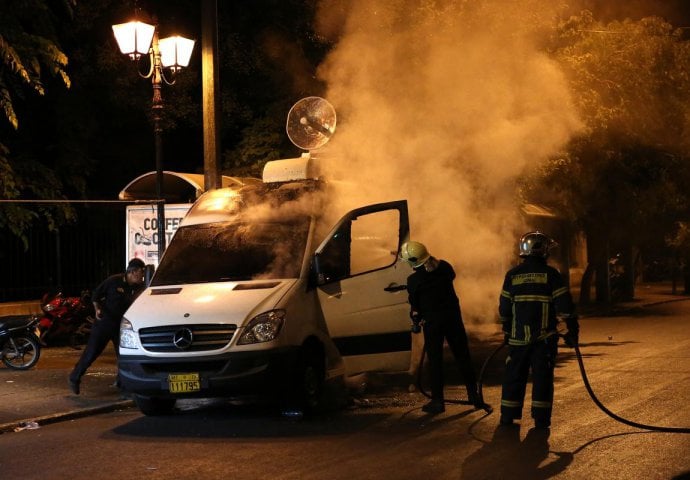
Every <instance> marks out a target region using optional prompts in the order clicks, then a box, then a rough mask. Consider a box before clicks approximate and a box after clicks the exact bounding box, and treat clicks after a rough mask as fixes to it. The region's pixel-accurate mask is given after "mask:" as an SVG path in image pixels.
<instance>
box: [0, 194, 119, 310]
mask: <svg viewBox="0 0 690 480" xmlns="http://www.w3.org/2000/svg"><path fill="white" fill-rule="evenodd" d="M74 208H75V210H76V212H77V221H76V222H75V223H74V224H72V225H67V226H63V227H60V229H59V230H57V231H49V230H48V229H47V227H34V228H33V229H32V230H31V231H30V232H28V234H27V237H28V248H25V246H24V243H23V242H22V241H21V240H20V239H18V238H16V237H14V236H13V235H11V234H9V233H8V232H3V233H2V235H1V236H0V239H1V241H2V248H0V262H1V264H2V266H3V269H2V271H3V273H4V275H2V276H1V277H0V302H12V301H22V300H35V299H40V298H41V297H42V296H43V294H44V293H46V292H52V291H56V290H61V291H62V292H63V293H65V294H66V295H79V293H80V292H81V291H82V290H84V289H93V288H94V287H96V286H97V285H98V284H99V283H100V282H101V281H102V280H103V279H105V278H106V277H107V276H109V275H112V274H114V273H117V272H122V271H124V269H125V265H126V259H125V205H124V204H113V205H109V204H106V205H96V206H94V205H80V206H75V207H74Z"/></svg>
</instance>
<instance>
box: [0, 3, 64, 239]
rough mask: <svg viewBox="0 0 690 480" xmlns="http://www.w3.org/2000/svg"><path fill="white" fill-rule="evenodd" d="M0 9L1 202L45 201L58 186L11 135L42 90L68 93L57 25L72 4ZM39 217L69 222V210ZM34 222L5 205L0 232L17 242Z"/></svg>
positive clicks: (34, 214)
mask: <svg viewBox="0 0 690 480" xmlns="http://www.w3.org/2000/svg"><path fill="white" fill-rule="evenodd" d="M0 5H1V7H0V58H1V59H2V60H1V63H0V107H1V110H2V112H3V118H2V121H0V173H1V175H0V198H3V199H13V198H18V197H19V196H20V195H28V196H46V197H45V198H50V195H54V194H55V193H56V192H59V190H60V188H59V187H60V185H59V180H58V179H57V177H56V175H55V174H54V171H51V169H50V168H46V165H45V164H44V163H42V162H40V161H37V159H36V158H32V157H31V156H27V155H25V154H24V153H23V151H22V149H21V147H19V146H17V145H16V141H17V135H16V133H17V131H18V130H19V129H20V128H21V126H22V124H23V122H24V120H25V119H26V118H27V117H28V116H30V113H29V112H31V107H32V106H35V103H34V102H35V101H36V97H43V96H45V95H46V90H47V89H48V86H47V85H49V84H50V85H51V86H52V85H55V84H61V85H62V86H63V87H66V88H69V87H70V77H69V75H68V74H67V56H66V55H65V54H64V52H63V51H62V49H61V48H60V46H59V42H58V38H57V33H56V24H57V22H59V21H61V20H64V19H66V18H69V17H70V16H71V15H72V12H73V10H72V9H73V7H74V2H73V0H69V1H68V0H66V1H64V2H63V3H62V4H60V5H59V6H56V5H55V2H50V1H48V0H17V1H13V2H7V1H3V2H2V3H0ZM13 149H14V150H16V153H15V152H13ZM36 179H40V180H42V181H41V182H37V181H36ZM43 213H44V214H45V215H46V218H47V220H48V224H49V225H50V226H54V225H55V222H57V221H60V219H62V220H64V219H66V218H68V217H70V216H71V211H70V209H69V208H62V209H58V210H53V209H51V210H48V209H43ZM38 216H39V214H38V212H37V211H35V210H32V209H28V208H24V207H21V206H19V205H4V206H3V208H2V209H0V228H1V229H2V230H9V231H11V232H13V233H14V234H17V235H20V236H22V235H23V232H24V231H25V229H26V228H27V227H28V226H29V225H30V224H31V222H32V221H33V220H34V219H36V218H37V217H38Z"/></svg>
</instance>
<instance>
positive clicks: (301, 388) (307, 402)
mask: <svg viewBox="0 0 690 480" xmlns="http://www.w3.org/2000/svg"><path fill="white" fill-rule="evenodd" d="M324 378H325V367H324V358H323V355H322V354H320V353H319V351H318V349H316V348H313V347H312V348H303V349H302V351H301V352H300V356H299V359H298V362H297V369H296V375H295V377H294V383H293V385H292V387H291V389H290V390H292V392H291V395H290V397H291V398H290V399H289V403H291V404H292V406H293V407H296V408H298V409H300V410H302V411H303V412H304V413H305V414H310V413H314V412H315V411H317V410H318V409H319V407H320V406H321V400H322V396H323V384H324Z"/></svg>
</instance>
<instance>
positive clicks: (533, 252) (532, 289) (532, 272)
mask: <svg viewBox="0 0 690 480" xmlns="http://www.w3.org/2000/svg"><path fill="white" fill-rule="evenodd" d="M554 246H555V242H554V241H553V240H552V239H551V238H549V237H548V236H547V235H545V234H544V233H542V232H538V231H537V232H529V233H526V234H525V235H523V236H522V238H521V239H520V244H519V248H520V257H522V258H523V261H522V263H521V264H520V265H518V266H516V267H514V268H512V269H511V270H509V271H508V272H507V273H506V276H505V280H504V281H503V288H502V290H501V296H500V298H499V306H498V312H499V315H500V316H501V321H502V324H503V333H504V338H505V342H506V344H508V346H509V349H510V350H509V352H508V357H507V358H506V369H505V375H504V378H503V391H502V395H501V419H500V423H501V425H510V424H512V423H513V420H517V419H520V418H522V406H523V402H524V397H525V390H526V385H527V377H528V375H529V372H530V370H531V371H532V418H534V423H535V426H536V427H537V428H539V429H547V428H549V427H550V426H551V409H552V405H553V370H554V365H555V361H556V354H557V351H558V335H557V333H556V325H557V323H558V318H557V316H556V315H558V316H560V317H563V318H564V319H565V321H566V324H567V327H568V334H567V335H566V343H568V344H569V345H572V344H573V343H576V342H577V338H578V331H579V326H578V321H577V315H576V313H575V306H574V305H573V301H572V298H571V296H570V291H569V290H568V286H567V285H566V284H565V282H564V280H563V278H562V277H561V274H560V273H559V272H558V270H556V269H555V268H553V267H551V266H549V265H547V263H546V259H547V258H548V256H549V250H550V249H551V248H553V247H554Z"/></svg>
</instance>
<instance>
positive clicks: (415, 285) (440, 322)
mask: <svg viewBox="0 0 690 480" xmlns="http://www.w3.org/2000/svg"><path fill="white" fill-rule="evenodd" d="M401 257H402V258H403V259H404V260H406V261H407V262H408V263H409V264H410V265H411V266H412V268H413V269H414V273H413V274H412V275H410V276H409V277H408V278H407V292H408V294H409V302H410V307H411V311H410V317H411V318H412V321H413V323H414V325H420V324H421V325H422V326H423V330H424V348H425V349H426V354H427V355H428V358H429V367H430V375H431V401H430V402H429V403H427V404H426V405H424V406H423V407H422V410H423V411H425V412H427V413H432V414H436V413H441V412H443V411H445V407H444V396H443V383H444V382H443V340H444V339H445V340H446V341H447V342H448V346H449V347H450V349H451V351H452V352H453V355H454V356H455V359H456V360H457V362H458V365H459V367H460V371H461V373H462V378H463V380H464V382H465V386H466V388H467V395H468V399H469V402H470V403H471V404H473V405H474V406H475V407H476V408H484V404H483V402H481V400H480V398H479V395H478V392H477V379H476V377H475V373H474V368H473V367H472V359H471V358H470V350H469V347H468V345H467V334H466V333H465V327H464V325H463V323H462V314H461V311H460V302H459V300H458V297H457V295H456V294H455V289H454V288H453V280H454V279H455V271H454V270H453V267H451V265H450V264H449V263H448V262H446V261H445V260H438V259H436V258H434V257H432V256H431V255H429V252H428V251H427V249H426V247H425V246H424V245H423V244H421V243H419V242H413V241H410V242H407V243H405V244H403V246H402V248H401ZM413 331H414V326H413Z"/></svg>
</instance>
